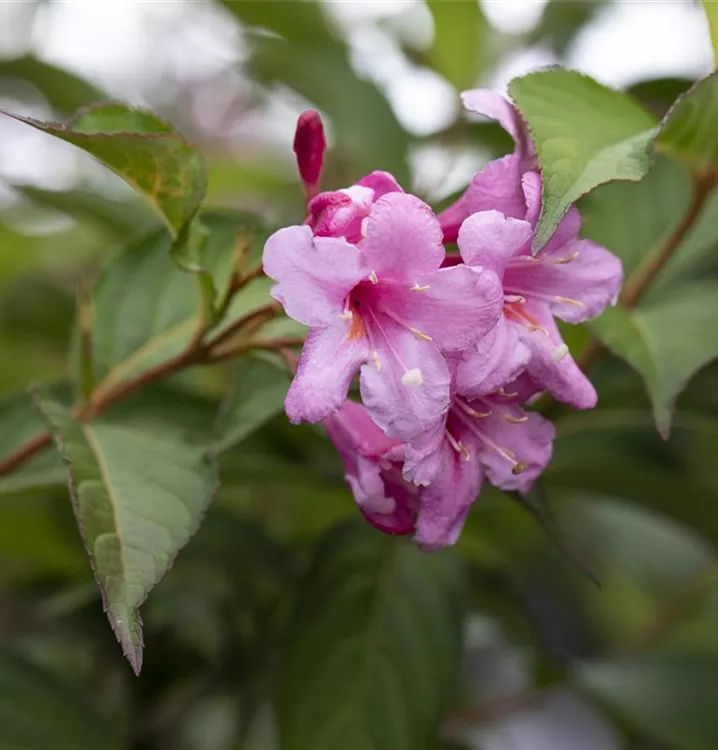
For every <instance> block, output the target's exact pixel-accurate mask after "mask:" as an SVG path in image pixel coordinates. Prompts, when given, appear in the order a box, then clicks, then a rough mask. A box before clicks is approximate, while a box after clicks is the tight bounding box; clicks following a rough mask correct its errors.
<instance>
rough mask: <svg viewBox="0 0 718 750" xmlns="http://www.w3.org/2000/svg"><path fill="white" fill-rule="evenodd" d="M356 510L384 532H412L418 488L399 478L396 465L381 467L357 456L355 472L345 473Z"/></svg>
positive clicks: (374, 462)
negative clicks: (386, 467)
mask: <svg viewBox="0 0 718 750" xmlns="http://www.w3.org/2000/svg"><path fill="white" fill-rule="evenodd" d="M345 478H346V480H347V482H348V484H349V486H350V487H351V489H352V494H353V495H354V499H355V500H356V503H357V506H358V507H359V510H360V511H361V512H362V515H363V516H364V518H366V520H367V521H368V522H369V523H370V524H371V525H372V526H374V528H376V529H379V531H383V532H384V533H385V534H411V533H412V532H413V531H414V528H415V519H416V510H415V508H416V505H417V498H416V495H417V492H418V490H417V488H415V487H411V486H410V485H408V484H407V483H406V482H404V481H403V480H402V479H401V476H400V474H399V469H398V468H392V469H391V470H389V471H387V470H382V469H381V467H380V465H379V464H378V463H377V462H376V461H369V460H368V459H366V458H362V457H359V458H358V460H357V471H356V474H355V475H352V474H349V473H347V474H346V476H345Z"/></svg>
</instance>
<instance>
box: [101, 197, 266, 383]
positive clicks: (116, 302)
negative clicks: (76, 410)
mask: <svg viewBox="0 0 718 750" xmlns="http://www.w3.org/2000/svg"><path fill="white" fill-rule="evenodd" d="M201 219H202V222H203V223H204V224H206V226H207V227H208V228H209V230H210V234H209V237H208V239H207V243H206V248H205V250H206V253H205V263H206V266H207V268H208V269H210V273H211V275H212V278H213V279H214V280H215V286H216V287H217V288H218V289H220V290H222V289H224V288H225V287H226V286H227V284H228V283H229V281H230V278H231V276H232V273H233V270H234V262H235V249H236V242H237V238H238V237H245V236H247V237H250V236H251V235H252V230H253V229H254V228H255V227H256V219H255V218H254V217H251V216H249V215H247V214H243V213H236V214H235V213H231V212H213V213H207V214H204V213H203V214H202V216H201ZM262 242H263V236H262V234H261V231H260V232H258V233H257V234H256V236H255V239H254V246H255V247H256V246H257V245H259V246H261V244H262ZM171 245H172V239H171V237H170V236H169V235H168V234H167V232H165V231H162V230H160V231H155V232H152V233H150V234H149V235H147V236H145V237H143V238H142V239H140V240H139V241H137V242H134V243H132V244H130V245H129V246H128V247H127V248H126V249H125V250H124V251H123V252H122V253H120V254H119V255H118V256H116V257H115V258H113V259H112V261H111V262H110V263H109V264H108V265H107V267H106V268H105V270H104V272H103V273H102V275H101V277H100V279H99V280H98V283H97V285H96V287H95V290H94V292H93V299H94V308H95V316H94V325H93V355H94V362H95V375H96V377H97V378H98V379H99V380H101V381H102V384H103V386H110V385H115V384H117V383H119V382H121V381H123V380H126V379H127V378H130V377H132V376H134V375H137V374H138V373H140V372H143V371H144V370H147V369H148V368H150V367H152V366H153V365H157V364H159V363H161V362H164V361H166V360H168V359H170V358H171V357H173V356H175V355H177V354H179V353H180V352H181V351H182V350H183V349H184V348H185V347H186V346H187V345H188V344H189V342H190V340H191V339H192V336H193V335H194V333H195V331H196V330H197V328H198V327H199V325H200V323H201V320H202V319H203V316H204V315H205V314H206V310H205V309H204V307H203V306H204V304H205V302H206V300H205V299H203V298H202V297H200V294H199V289H198V285H197V280H196V278H194V277H193V276H191V275H188V274H185V273H182V272H181V271H179V270H178V269H177V268H176V267H175V265H174V264H173V263H172V260H171V258H170V248H171ZM269 286H270V282H269V280H268V279H258V280H257V281H255V282H252V283H251V284H248V285H247V287H246V288H245V289H243V290H242V291H241V292H240V293H239V294H238V295H236V297H235V299H234V300H233V302H232V304H231V305H230V307H229V310H228V311H227V315H226V317H225V320H224V321H223V323H221V324H220V325H219V327H218V329H217V330H218V331H221V330H222V329H223V327H224V326H225V325H229V324H230V323H231V322H232V320H234V319H236V318H237V317H239V316H241V315H243V314H245V313H246V312H248V311H250V310H252V309H253V308H254V307H257V306H259V305H262V304H265V303H266V302H268V301H269V299H270V298H269V293H268V290H269Z"/></svg>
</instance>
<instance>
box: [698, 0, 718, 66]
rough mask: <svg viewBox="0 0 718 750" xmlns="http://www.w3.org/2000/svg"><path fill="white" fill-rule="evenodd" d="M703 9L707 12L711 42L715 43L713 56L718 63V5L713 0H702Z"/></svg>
mask: <svg viewBox="0 0 718 750" xmlns="http://www.w3.org/2000/svg"><path fill="white" fill-rule="evenodd" d="M701 5H703V10H704V11H705V12H706V19H707V20H708V28H709V30H710V34H711V44H712V45H713V57H714V60H715V62H716V65H718V5H716V3H714V2H712V1H711V0H702V2H701Z"/></svg>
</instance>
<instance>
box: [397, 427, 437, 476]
mask: <svg viewBox="0 0 718 750" xmlns="http://www.w3.org/2000/svg"><path fill="white" fill-rule="evenodd" d="M445 428H446V423H445V420H444V419H442V420H441V421H438V422H437V423H436V424H435V425H434V426H433V427H432V428H431V429H429V430H427V431H426V432H423V433H422V434H421V435H419V436H418V437H416V438H414V439H413V440H411V441H410V442H408V443H407V444H406V450H405V453H404V468H403V475H404V479H406V480H407V482H413V483H414V484H418V485H427V484H430V483H431V482H432V481H433V480H434V479H435V477H436V476H437V475H438V474H439V472H440V471H441V469H442V458H441V449H442V446H443V443H444V440H445V434H444V433H445Z"/></svg>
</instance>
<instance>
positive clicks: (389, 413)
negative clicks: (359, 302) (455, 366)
mask: <svg viewBox="0 0 718 750" xmlns="http://www.w3.org/2000/svg"><path fill="white" fill-rule="evenodd" d="M365 324H366V325H367V329H368V331H369V338H370V340H371V341H372V345H373V346H374V347H375V353H376V355H377V357H376V359H375V361H374V362H367V364H365V365H364V366H363V367H362V368H361V379H360V387H361V397H362V401H363V402H364V405H365V406H366V408H367V410H368V411H369V414H370V415H371V417H372V419H373V420H374V421H375V422H376V423H377V424H378V425H379V427H381V428H382V429H383V430H384V431H385V432H386V434H387V435H388V436H389V437H391V438H395V439H397V440H404V441H406V440H412V439H413V438H415V437H417V436H418V435H420V434H422V433H423V432H426V431H427V430H430V429H433V428H434V427H435V425H436V423H437V422H439V421H441V419H442V418H443V415H444V413H445V412H446V410H447V409H448V407H449V386H450V383H451V377H450V374H449V368H448V365H447V363H446V361H445V360H444V358H443V357H442V355H441V353H440V352H439V350H438V348H437V347H436V345H435V344H434V343H433V342H431V341H424V340H422V339H419V338H417V337H416V336H415V335H414V334H412V333H410V332H409V331H408V330H406V329H405V328H403V327H401V326H399V325H398V324H396V323H395V322H394V321H393V320H391V319H390V318H387V317H386V316H383V315H375V316H374V319H373V321H372V322H371V323H367V322H366V321H365Z"/></svg>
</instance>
